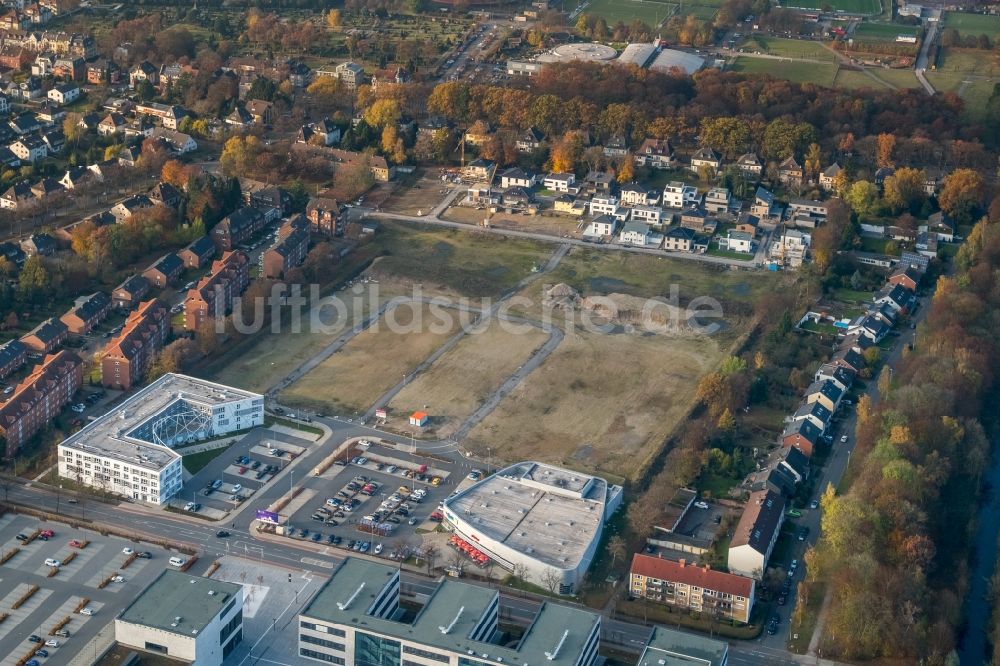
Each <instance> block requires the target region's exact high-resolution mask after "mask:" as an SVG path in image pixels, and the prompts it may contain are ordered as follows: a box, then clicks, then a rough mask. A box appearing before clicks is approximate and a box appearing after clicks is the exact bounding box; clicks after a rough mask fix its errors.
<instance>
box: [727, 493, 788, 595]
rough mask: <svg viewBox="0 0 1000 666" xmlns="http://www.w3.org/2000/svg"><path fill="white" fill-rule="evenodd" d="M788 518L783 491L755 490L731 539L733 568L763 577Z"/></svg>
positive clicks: (734, 572) (751, 576)
mask: <svg viewBox="0 0 1000 666" xmlns="http://www.w3.org/2000/svg"><path fill="white" fill-rule="evenodd" d="M784 520H785V498H784V497H782V496H781V494H780V493H776V492H774V491H773V490H761V491H758V492H755V493H751V494H750V499H749V500H748V501H747V503H746V506H745V507H744V509H743V514H742V515H741V516H740V522H739V523H738V524H737V525H736V529H734V530H733V537H732V539H731V540H730V542H729V557H728V564H729V572H730V573H733V574H737V575H739V576H746V577H747V578H753V579H755V580H762V579H763V577H764V572H765V571H766V570H767V562H768V560H769V559H770V558H771V553H772V552H774V544H775V543H776V542H777V541H778V536H779V535H780V534H781V524H782V523H783V522H784Z"/></svg>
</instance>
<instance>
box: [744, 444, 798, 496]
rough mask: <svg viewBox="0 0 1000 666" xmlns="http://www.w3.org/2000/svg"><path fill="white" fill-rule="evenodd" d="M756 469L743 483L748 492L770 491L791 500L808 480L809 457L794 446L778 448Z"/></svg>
mask: <svg viewBox="0 0 1000 666" xmlns="http://www.w3.org/2000/svg"><path fill="white" fill-rule="evenodd" d="M758 467H759V469H758V470H757V471H754V472H751V473H750V474H748V475H747V478H746V480H745V481H744V483H743V487H744V488H746V489H748V490H749V491H750V492H757V491H760V490H771V491H774V492H776V493H779V494H781V495H782V496H784V497H787V498H792V497H794V496H795V494H796V491H797V490H798V486H799V484H800V483H802V482H803V481H805V480H806V479H807V478H809V457H808V456H807V455H806V454H804V453H803V452H802V451H800V450H799V449H797V448H795V447H794V446H787V447H780V448H778V449H777V450H776V451H774V452H773V453H772V454H771V455H769V456H768V457H767V461H766V462H765V463H763V464H762V465H759V466H758Z"/></svg>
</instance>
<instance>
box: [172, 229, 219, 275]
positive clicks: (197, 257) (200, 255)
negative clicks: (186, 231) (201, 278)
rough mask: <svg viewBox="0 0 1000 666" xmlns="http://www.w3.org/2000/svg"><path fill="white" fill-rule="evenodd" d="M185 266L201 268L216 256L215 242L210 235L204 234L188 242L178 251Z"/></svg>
mask: <svg viewBox="0 0 1000 666" xmlns="http://www.w3.org/2000/svg"><path fill="white" fill-rule="evenodd" d="M177 256H178V257H180V259H181V261H182V262H184V267H185V268H194V269H200V268H202V267H203V266H207V265H208V262H210V261H212V259H214V258H215V243H213V242H212V239H211V238H209V237H208V236H202V237H201V238H198V239H196V240H193V241H191V242H190V243H188V245H187V247H185V248H184V249H183V250H181V251H179V252H178V253H177Z"/></svg>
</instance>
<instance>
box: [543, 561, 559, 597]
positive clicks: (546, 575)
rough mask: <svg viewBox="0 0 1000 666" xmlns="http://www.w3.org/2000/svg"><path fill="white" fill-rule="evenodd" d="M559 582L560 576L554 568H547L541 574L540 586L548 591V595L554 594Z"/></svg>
mask: <svg viewBox="0 0 1000 666" xmlns="http://www.w3.org/2000/svg"><path fill="white" fill-rule="evenodd" d="M561 582H562V576H561V575H560V574H559V571H558V570H557V569H556V568H555V567H548V568H546V569H545V571H543V572H542V585H544V586H545V589H547V590H548V591H549V594H555V593H556V588H557V587H559V583H561Z"/></svg>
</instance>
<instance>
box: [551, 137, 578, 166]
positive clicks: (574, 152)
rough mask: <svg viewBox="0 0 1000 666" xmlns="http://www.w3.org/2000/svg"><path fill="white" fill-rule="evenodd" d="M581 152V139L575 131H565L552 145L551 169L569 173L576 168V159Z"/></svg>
mask: <svg viewBox="0 0 1000 666" xmlns="http://www.w3.org/2000/svg"><path fill="white" fill-rule="evenodd" d="M582 152H583V141H582V140H581V138H580V135H579V134H577V133H576V132H567V133H566V134H565V135H564V136H563V137H562V139H559V140H558V141H556V142H555V143H554V145H553V146H552V150H551V152H550V160H551V162H552V167H551V168H552V171H555V172H557V173H569V172H572V171H573V170H574V169H575V168H576V163H577V160H579V159H580V155H581V153H582Z"/></svg>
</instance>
